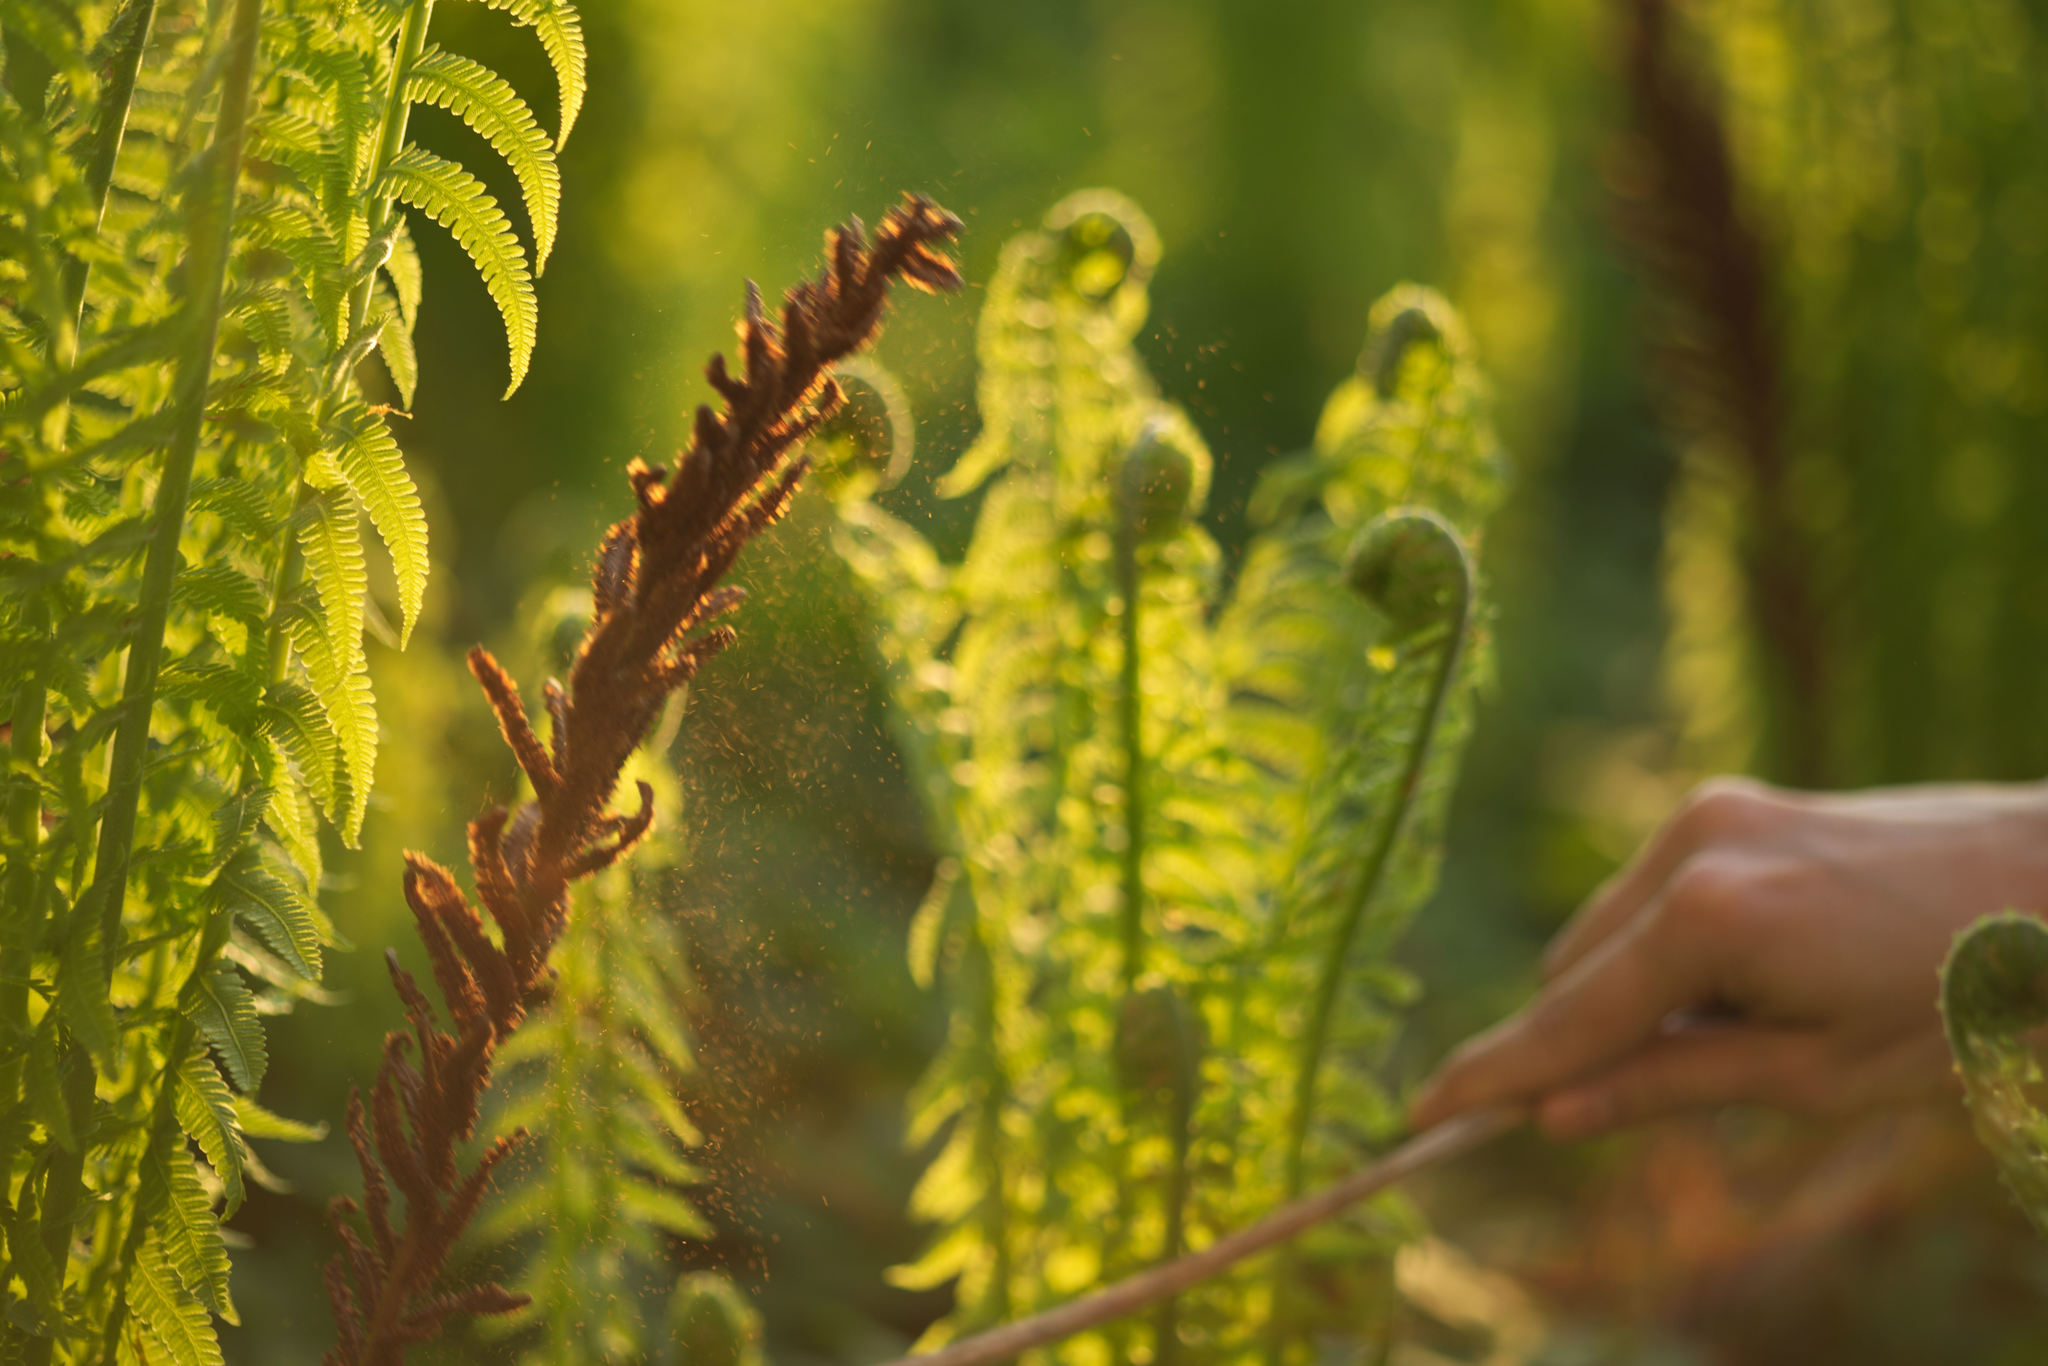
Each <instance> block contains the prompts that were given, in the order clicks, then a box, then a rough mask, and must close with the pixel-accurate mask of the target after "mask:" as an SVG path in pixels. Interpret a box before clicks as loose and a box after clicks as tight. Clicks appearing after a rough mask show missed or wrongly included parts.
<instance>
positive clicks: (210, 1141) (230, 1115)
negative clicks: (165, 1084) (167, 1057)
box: [175, 1053, 242, 1214]
mask: <svg viewBox="0 0 2048 1366" xmlns="http://www.w3.org/2000/svg"><path fill="white" fill-rule="evenodd" d="M177 1086H178V1094H177V1097H176V1101H175V1104H176V1106H177V1112H178V1127H179V1128H180V1129H182V1130H184V1132H185V1134H186V1135H187V1136H188V1137H189V1138H191V1140H192V1141H193V1142H194V1143H197V1144H198V1145H199V1151H200V1152H202V1153H204V1154H206V1161H207V1163H208V1165H210V1166H211V1167H212V1168H213V1170H214V1174H215V1175H216V1176H218V1177H219V1178H220V1183H221V1187H222V1189H223V1191H224V1192H225V1194H226V1211H225V1212H226V1213H227V1214H233V1213H234V1212H235V1211H236V1210H237V1209H239V1208H240V1207H241V1204H242V1131H241V1121H240V1119H239V1118H238V1117H237V1115H236V1113H235V1097H234V1093H233V1092H231V1091H229V1090H228V1084H227V1082H226V1081H224V1080H223V1079H222V1078H221V1075H220V1072H219V1071H218V1069H216V1068H215V1067H214V1065H213V1063H212V1062H211V1061H210V1060H209V1059H208V1058H207V1057H206V1055H205V1054H203V1053H192V1054H189V1055H187V1056H186V1058H185V1065H184V1067H183V1068H182V1069H181V1070H180V1071H179V1073H178V1083H177Z"/></svg>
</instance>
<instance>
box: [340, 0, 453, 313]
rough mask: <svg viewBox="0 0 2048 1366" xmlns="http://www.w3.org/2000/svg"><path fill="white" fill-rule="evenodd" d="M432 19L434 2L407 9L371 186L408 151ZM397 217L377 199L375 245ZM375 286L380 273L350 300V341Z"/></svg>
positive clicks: (418, 0) (384, 199)
mask: <svg viewBox="0 0 2048 1366" xmlns="http://www.w3.org/2000/svg"><path fill="white" fill-rule="evenodd" d="M433 18H434V0H414V3H413V4H412V5H411V6H409V7H408V8H407V9H406V12H405V26H404V28H403V29H401V30H400V32H399V35H398V53H397V56H396V59H395V60H394V61H393V62H392V63H391V86H390V89H389V90H388V91H387V92H386V93H385V96H384V120H383V124H382V126H381V127H380V128H379V130H378V134H377V159H376V161H375V162H373V163H372V164H371V166H370V176H369V183H370V184H372V185H374V184H376V183H377V179H378V177H379V176H381V175H383V174H384V170H385V168H386V167H388V166H390V165H391V163H392V162H393V161H395V160H396V159H397V158H398V154H399V152H400V151H402V150H403V149H404V147H405V129H406V124H407V122H408V121H409V120H410V119H411V117H412V100H411V98H410V97H409V96H408V95H407V93H406V81H407V80H408V79H409V78H410V77H411V75H412V69H413V66H414V64H415V63H417V62H418V61H419V59H420V54H421V53H422V52H424V51H426V47H427V25H428V24H430V23H432V22H433ZM397 214H398V208H397V205H396V204H395V203H394V202H393V200H392V199H391V198H390V197H389V196H380V197H379V198H378V200H377V204H376V207H375V209H374V210H373V211H372V217H371V219H370V225H369V227H370V240H371V241H372V242H376V241H378V240H379V239H380V238H382V237H384V236H385V235H386V234H387V233H389V232H390V231H391V227H392V224H393V222H394V221H395V219H396V217H397ZM376 282H377V273H376V272H375V271H374V270H372V271H369V272H367V273H366V274H365V275H364V276H363V281H362V283H361V284H359V285H357V286H356V292H355V295H354V297H352V298H351V299H350V300H349V309H348V331H349V336H350V337H353V336H354V335H355V334H356V333H357V332H360V331H361V330H362V327H363V322H364V320H365V319H366V318H368V317H369V315H370V298H371V296H372V294H373V293H374V291H375V287H376Z"/></svg>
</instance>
